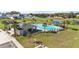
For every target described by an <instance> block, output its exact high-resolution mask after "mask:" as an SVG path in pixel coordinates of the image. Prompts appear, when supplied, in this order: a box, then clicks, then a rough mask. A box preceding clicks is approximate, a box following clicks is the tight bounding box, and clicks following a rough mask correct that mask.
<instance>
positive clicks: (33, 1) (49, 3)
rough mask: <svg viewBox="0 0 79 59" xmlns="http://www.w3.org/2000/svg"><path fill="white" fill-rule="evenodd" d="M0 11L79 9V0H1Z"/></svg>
mask: <svg viewBox="0 0 79 59" xmlns="http://www.w3.org/2000/svg"><path fill="white" fill-rule="evenodd" d="M0 11H1V12H5V11H20V12H33V11H55V12H59V11H60V12H61V11H79V0H0Z"/></svg>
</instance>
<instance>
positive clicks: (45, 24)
mask: <svg viewBox="0 0 79 59" xmlns="http://www.w3.org/2000/svg"><path fill="white" fill-rule="evenodd" d="M42 26H43V27H44V31H45V29H46V27H47V23H43V25H42Z"/></svg>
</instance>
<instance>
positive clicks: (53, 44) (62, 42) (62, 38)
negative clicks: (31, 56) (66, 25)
mask: <svg viewBox="0 0 79 59" xmlns="http://www.w3.org/2000/svg"><path fill="white" fill-rule="evenodd" d="M34 39H36V40H37V41H41V42H43V44H44V45H46V46H48V47H49V48H79V31H74V30H71V29H68V30H65V31H62V32H59V33H56V34H55V33H39V34H37V35H32V37H30V38H28V37H22V36H20V37H17V40H18V41H19V42H20V43H21V44H22V45H23V46H24V47H25V48H32V47H34V43H33V42H34Z"/></svg>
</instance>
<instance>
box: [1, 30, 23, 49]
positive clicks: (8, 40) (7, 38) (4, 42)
mask: <svg viewBox="0 0 79 59" xmlns="http://www.w3.org/2000/svg"><path fill="white" fill-rule="evenodd" d="M10 45H12V46H14V47H13V48H23V46H22V45H21V44H20V43H19V42H18V41H17V40H16V39H15V38H14V37H12V36H11V35H10V34H8V33H7V32H6V31H3V30H1V29H0V48H1V47H3V48H9V46H10ZM12 46H11V48H12Z"/></svg>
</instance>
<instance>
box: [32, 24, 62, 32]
mask: <svg viewBox="0 0 79 59" xmlns="http://www.w3.org/2000/svg"><path fill="white" fill-rule="evenodd" d="M33 25H34V26H36V27H37V29H38V30H41V31H59V30H62V29H63V28H61V27H59V26H54V25H47V26H46V27H45V28H44V27H43V24H33Z"/></svg>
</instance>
